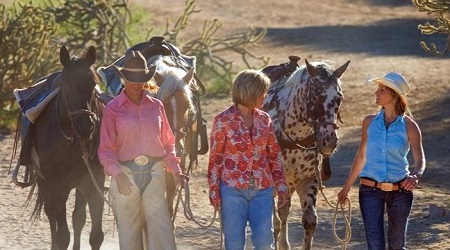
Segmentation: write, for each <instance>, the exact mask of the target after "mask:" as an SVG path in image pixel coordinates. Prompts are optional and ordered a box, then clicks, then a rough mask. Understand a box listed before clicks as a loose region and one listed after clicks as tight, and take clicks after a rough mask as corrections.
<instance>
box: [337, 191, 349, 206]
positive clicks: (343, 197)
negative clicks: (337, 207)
mask: <svg viewBox="0 0 450 250" xmlns="http://www.w3.org/2000/svg"><path fill="white" fill-rule="evenodd" d="M349 191H350V189H348V188H343V189H342V190H341V191H340V192H339V193H338V201H339V202H340V203H342V205H345V203H346V202H347V199H348V192H349Z"/></svg>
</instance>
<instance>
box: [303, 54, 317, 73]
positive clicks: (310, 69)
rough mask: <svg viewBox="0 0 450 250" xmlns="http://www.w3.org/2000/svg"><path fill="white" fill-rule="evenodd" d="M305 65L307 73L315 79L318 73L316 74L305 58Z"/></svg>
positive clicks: (315, 70)
mask: <svg viewBox="0 0 450 250" xmlns="http://www.w3.org/2000/svg"><path fill="white" fill-rule="evenodd" d="M305 64H306V69H307V70H308V73H309V75H310V76H311V77H315V76H316V75H317V74H318V73H319V72H317V69H316V68H315V67H314V66H312V65H311V64H310V63H309V62H308V59H306V58H305Z"/></svg>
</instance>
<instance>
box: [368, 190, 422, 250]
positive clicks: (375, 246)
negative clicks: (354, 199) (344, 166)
mask: <svg viewBox="0 0 450 250" xmlns="http://www.w3.org/2000/svg"><path fill="white" fill-rule="evenodd" d="M413 199H414V196H413V193H412V192H410V191H405V190H399V191H391V192H385V191H381V190H380V189H377V188H373V187H367V186H364V185H361V186H360V187H359V206H360V209H361V214H362V218H363V221H364V227H365V229H366V239H367V244H368V249H369V250H384V249H386V244H385V238H384V209H385V207H386V211H387V218H388V249H389V250H394V249H395V250H396V249H406V248H405V242H406V230H407V226H408V219H409V214H410V212H411V207H412V203H413Z"/></svg>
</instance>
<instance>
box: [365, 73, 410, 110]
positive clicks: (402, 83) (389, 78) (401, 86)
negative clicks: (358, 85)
mask: <svg viewBox="0 0 450 250" xmlns="http://www.w3.org/2000/svg"><path fill="white" fill-rule="evenodd" d="M367 82H368V83H379V84H382V85H384V86H386V87H389V88H391V89H392V90H394V91H395V92H396V93H397V94H398V95H399V96H400V98H401V99H402V101H403V102H404V103H405V104H406V106H408V97H407V96H408V92H409V90H410V89H411V88H410V86H409V84H408V82H407V81H406V79H405V78H404V77H403V76H402V75H400V74H399V73H395V72H389V73H387V74H386V75H385V76H383V77H374V78H369V79H367Z"/></svg>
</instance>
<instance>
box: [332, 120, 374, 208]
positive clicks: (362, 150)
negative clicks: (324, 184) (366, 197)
mask: <svg viewBox="0 0 450 250" xmlns="http://www.w3.org/2000/svg"><path fill="white" fill-rule="evenodd" d="M373 117H374V116H373V115H369V116H367V117H366V118H364V120H363V123H362V128H361V142H360V144H359V149H358V152H357V153H356V156H355V159H354V160H353V164H352V168H351V169H350V174H349V175H348V177H347V181H346V182H345V185H344V187H343V188H342V190H341V191H340V192H339V194H338V199H339V201H340V202H342V203H345V201H346V199H347V197H348V192H349V191H350V188H351V187H352V185H353V183H355V181H356V178H358V175H359V173H360V172H361V171H362V169H363V167H364V164H365V163H366V149H367V128H368V127H369V124H370V122H372V119H373Z"/></svg>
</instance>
